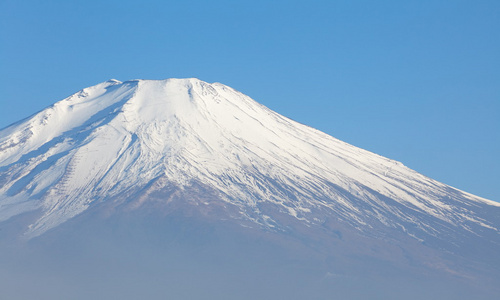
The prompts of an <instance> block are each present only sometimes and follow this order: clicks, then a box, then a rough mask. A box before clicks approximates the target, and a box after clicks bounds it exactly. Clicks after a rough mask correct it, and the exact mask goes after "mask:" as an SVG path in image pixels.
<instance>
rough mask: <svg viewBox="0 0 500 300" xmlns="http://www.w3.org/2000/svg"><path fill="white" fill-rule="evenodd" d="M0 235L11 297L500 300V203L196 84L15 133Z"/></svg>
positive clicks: (118, 100)
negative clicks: (473, 299)
mask: <svg viewBox="0 0 500 300" xmlns="http://www.w3.org/2000/svg"><path fill="white" fill-rule="evenodd" d="M332 117H334V116H332ZM0 226H1V228H0V229H1V231H0V236H1V237H0V250H1V251H2V252H0V253H2V258H1V259H0V263H2V264H4V266H6V267H5V268H4V270H3V271H0V280H1V282H4V283H3V284H2V283H0V285H5V286H2V290H4V291H6V292H4V293H6V294H7V295H9V299H17V298H18V299H26V298H27V297H28V298H29V295H30V294H29V293H33V294H34V295H37V299H44V297H46V299H54V295H57V296H58V297H56V298H57V299H64V298H67V297H69V298H72V299H88V298H97V299H99V298H102V299H108V298H109V297H113V296H117V295H119V296H120V297H122V298H124V299H137V297H142V296H145V295H146V296H147V298H150V299H154V298H158V299H160V298H161V299H164V298H165V297H166V295H169V296H170V297H173V298H186V297H188V298H203V299H212V298H213V299H226V298H227V299H254V298H255V297H260V298H264V299H274V298H282V299H284V297H285V298H288V299H304V297H306V298H309V299H334V298H335V297H338V299H367V297H369V298H370V299H388V298H389V299H402V298H403V299H421V298H422V297H428V298H429V299H444V298H448V297H454V298H455V299H472V298H475V299H491V297H494V296H498V295H500V289H499V288H498V286H499V284H500V279H499V278H500V258H499V256H498V252H499V250H500V233H499V228H500V204H499V203H497V202H493V201H490V200H486V199H483V198H480V197H477V196H474V195H471V194H469V193H466V192H463V191H460V190H458V189H455V188H453V187H450V186H447V185H445V184H442V183H440V182H437V181H435V180H432V179H430V178H428V177H426V176H423V175H421V174H419V173H417V172H415V171H413V170H411V169H409V168H407V167H405V166H404V165H403V164H401V163H400V162H397V161H394V160H391V159H387V158H384V157H381V156H379V155H376V154H374V153H371V152H369V151H365V150H362V149H360V148H357V147H354V146H352V145H349V144H347V143H344V142H342V141H339V140H337V139H335V138H333V137H331V136H329V135H327V134H324V133H322V132H320V131H318V130H315V129H313V128H310V127H308V126H305V125H302V124H299V123H297V122H295V121H292V120H290V119H288V118H286V117H283V116H281V115H279V114H277V113H276V112H273V111H271V110H270V109H268V108H266V107H264V106H262V105H260V104H259V103H257V102H255V101H254V100H252V99H251V98H249V97H247V96H245V95H243V94H241V93H239V92H238V91H236V90H234V89H232V88H230V87H227V86H225V85H223V84H219V83H213V84H209V83H206V82H203V81H200V80H198V79H168V80H131V81H126V82H120V81H117V80H109V81H106V82H103V83H101V84H98V85H96V86H93V87H89V88H86V89H83V90H81V91H79V92H78V93H76V94H74V95H72V96H70V97H68V98H66V99H64V100H62V101H59V102H57V103H55V104H54V105H53V106H51V107H48V108H47V109H45V110H42V111H41V112H39V113H37V114H35V115H33V116H31V117H29V118H27V119H24V120H22V121H19V122H17V123H15V124H12V125H11V126H9V127H7V128H4V129H2V130H1V131H0ZM20 266H22V267H20ZM98 274H100V275H98ZM102 274H105V275H102ZM21 286H23V288H21ZM26 287H29V288H26ZM89 287H91V288H89ZM16 297H17V298H16Z"/></svg>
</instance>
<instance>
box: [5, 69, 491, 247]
mask: <svg viewBox="0 0 500 300" xmlns="http://www.w3.org/2000/svg"><path fill="white" fill-rule="evenodd" d="M159 177H163V178H164V179H165V180H166V181H168V182H172V183H175V184H176V185H178V186H179V187H180V188H185V187H187V186H189V185H190V184H191V183H192V182H193V180H195V181H197V182H201V183H202V184H204V185H206V186H208V187H212V188H213V189H214V190H216V191H219V193H220V198H221V201H226V202H228V203H231V204H233V205H236V206H238V207H239V208H240V210H241V215H243V216H246V218H248V219H250V220H253V221H255V222H257V223H259V224H261V225H263V226H268V227H275V226H277V224H276V222H275V221H274V220H273V219H272V216H268V215H265V214H263V213H261V212H260V208H259V207H260V206H261V205H262V203H268V204H271V203H272V204H274V205H277V206H279V207H281V208H282V211H284V212H286V213H287V214H289V215H290V216H292V217H294V218H296V219H297V220H299V221H301V222H306V223H318V220H321V218H318V217H317V216H318V215H321V214H324V213H328V212H329V211H330V212H331V211H333V212H334V213H335V214H337V215H339V216H341V217H342V218H344V219H345V220H346V221H348V222H353V223H356V224H358V225H360V224H361V225H363V224H367V211H366V210H363V209H361V208H360V207H359V206H358V205H356V204H354V203H352V201H351V198H350V197H349V196H347V195H346V194H350V195H353V196H354V197H356V199H359V200H360V201H363V203H365V204H366V205H368V206H370V207H372V208H375V211H374V212H371V216H370V217H372V218H375V219H378V220H379V221H380V222H382V223H384V224H386V225H387V226H394V227H396V224H395V223H397V222H398V221H395V220H397V218H399V219H404V220H405V222H411V223H415V224H416V225H418V226H419V227H421V228H424V227H425V226H421V223H423V222H424V223H425V220H420V219H416V218H414V217H412V216H410V215H408V214H407V213H405V212H403V211H401V207H406V208H408V209H410V210H412V211H420V212H423V213H425V214H427V215H429V216H431V217H432V218H436V219H439V220H442V221H444V222H447V223H449V224H453V225H454V226H461V225H460V224H462V223H463V224H465V222H469V223H470V222H472V223H475V224H479V225H480V226H483V227H485V228H491V229H494V230H497V229H496V228H494V227H492V226H493V225H492V224H486V223H487V222H486V221H485V220H482V219H480V218H479V217H477V218H476V217H475V216H474V215H473V214H470V215H468V216H467V217H460V216H458V215H457V214H456V213H455V207H454V206H452V205H449V204H445V203H444V202H443V201H442V198H443V197H445V196H449V195H450V190H452V191H453V193H452V194H451V197H452V198H454V200H455V201H456V203H462V202H463V203H464V204H463V205H464V206H466V205H468V204H467V203H465V202H471V203H479V204H481V205H492V206H500V204H498V203H496V202H493V201H489V200H486V199H482V198H479V197H476V196H473V195H470V194H467V193H464V192H461V191H459V190H456V189H453V188H451V187H449V186H446V185H444V184H441V183H439V182H436V181H434V180H432V179H429V178H427V177H425V176H422V175H421V174H418V173H417V172H415V171H413V170H411V169H408V168H407V167H405V166H404V165H403V164H401V163H399V162H396V161H393V160H390V159H387V158H384V157H381V156H379V155H376V154H374V153H371V152H368V151H365V150H362V149H359V148H357V147H354V146H352V145H349V144H346V143H344V142H342V141H339V140H337V139H335V138H333V137H331V136H329V135H326V134H324V133H322V132H320V131H318V130H315V129H313V128H310V127H308V126H305V125H302V124H299V123H297V122H294V121H292V120H290V119H288V118H286V117H283V116H281V115H279V114H277V113H275V112H273V111H271V110H269V109H268V108H266V107H264V106H262V105H260V104H259V103H257V102H255V101H254V100H252V99H251V98H249V97H247V96H245V95H243V94H241V93H239V92H237V91H235V90H234V89H232V88H229V87H227V86H225V85H222V84H219V83H214V84H208V83H206V82H203V81H200V80H198V79H167V80H133V81H127V82H124V83H121V82H119V81H116V80H110V81H107V82H104V83H101V84H98V85H96V86H93V87H90V88H86V89H84V90H82V91H80V92H78V93H76V94H74V95H72V96H71V97H68V98H67V99H64V100H62V101H60V102H57V103H56V104H54V105H53V106H51V107H49V108H47V109H45V110H43V111H41V112H39V113H37V114H35V115H34V116H32V117H30V118H28V119H25V120H23V121H21V122H18V123H16V124H14V125H12V126H10V127H8V128H5V129H3V130H2V131H0V180H2V181H1V182H0V221H1V220H5V219H8V218H10V217H12V216H14V215H17V214H20V213H23V212H26V211H30V210H34V209H38V208H40V207H42V208H43V216H42V217H41V218H40V219H39V220H37V221H36V222H35V223H34V224H33V226H32V227H31V229H30V232H29V233H28V234H29V235H31V236H36V235H39V234H41V233H43V232H45V231H46V230H48V229H50V228H52V227H55V226H57V225H59V224H61V223H63V222H64V221H66V220H68V219H70V218H72V217H74V216H75V215H78V214H80V213H82V212H83V211H85V210H86V209H87V208H88V207H90V206H91V205H92V203H93V202H95V201H98V200H99V201H102V200H106V199H112V198H113V197H115V196H117V195H119V194H120V193H123V192H125V191H127V190H129V189H130V188H131V187H144V186H146V185H147V184H148V183H149V182H152V181H153V180H155V179H156V178H159ZM270 182H275V183H276V184H277V186H279V187H281V188H278V187H276V186H273V185H270V184H269V183H270ZM379 194H380V195H383V196H385V197H388V198H390V199H392V200H393V201H395V202H396V203H398V204H400V205H401V206H399V208H398V207H396V206H391V205H389V204H388V203H387V200H384V199H381V198H380V196H379ZM464 199H465V200H464ZM200 204H202V203H200ZM206 205H208V204H206ZM250 212H253V213H250ZM462 213H463V211H462ZM250 215H254V217H252V216H250ZM255 215H256V216H257V217H255ZM391 216H397V218H394V217H391ZM464 226H465V225H464ZM416 238H417V237H416Z"/></svg>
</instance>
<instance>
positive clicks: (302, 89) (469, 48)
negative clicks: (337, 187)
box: [0, 0, 500, 201]
mask: <svg viewBox="0 0 500 300" xmlns="http://www.w3.org/2000/svg"><path fill="white" fill-rule="evenodd" d="M170 77H197V78H200V79H202V80H205V81H208V82H221V83H224V84H227V85H229V86H232V87H233V88H236V89H237V90H240V91H242V92H243V93H245V94H247V95H249V96H251V97H252V98H254V99H255V100H257V101H259V102H261V103H262V104H264V105H266V106H268V107H270V108H271V109H273V110H275V111H277V112H279V113H281V114H283V115H285V116H288V117H290V118H292V119H294V120H297V121H299V122H301V123H305V124H307V125H310V126H312V127H315V128H318V129H320V130H322V131H324V132H326V133H328V134H330V135H333V136H334V137H337V138H339V139H341V140H344V141H346V142H348V143H351V144H353V145H355V146H358V147H361V148H364V149H367V150H370V151H373V152H375V153H378V154H381V155H383V156H386V157H389V158H393V159H396V160H399V161H401V162H403V163H404V164H405V165H407V166H409V167H411V168H413V169H415V170H417V171H419V172H421V173H423V174H425V175H427V176H429V177H432V178H434V179H437V180H439V181H442V182H444V183H447V184H450V185H452V186H455V187H457V188H460V189H462V190H465V191H468V192H471V193H474V194H477V195H479V196H483V197H486V198H489V199H492V200H496V201H500V171H499V170H500V158H499V154H500V1H498V0H493V1H486V0H481V1H477V0H471V1H460V0H448V1H439V0H432V1H425V0H418V1H397V0H395V1H355V0H353V1H347V0H346V1H333V0H329V1H326V0H325V1H314V0H309V1H292V0H288V1H260V0H252V1H235V0H233V1H218V0H213V1H202V0H199V1H196V0H193V1H186V0H184V1H127V0H120V1H94V0H86V1H62V0H61V1H47V0H45V1H27V0H24V1H17V0H2V1H0V127H1V128H3V127H5V126H7V125H9V124H10V123H12V122H15V121H17V120H19V119H21V118H24V117H27V116H29V115H31V114H32V113H35V112H36V111H38V110H41V109H43V108H44V107H46V106H48V105H50V104H52V103H53V102H56V101H58V100H60V99H62V98H65V97H66V96H68V95H70V94H72V93H74V92H76V91H78V90H80V89H82V88H84V87H87V86H90V85H94V84H96V83H99V82H102V81H105V80H107V79H110V78H116V79H119V80H129V79H135V78H144V79H164V78H170Z"/></svg>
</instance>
